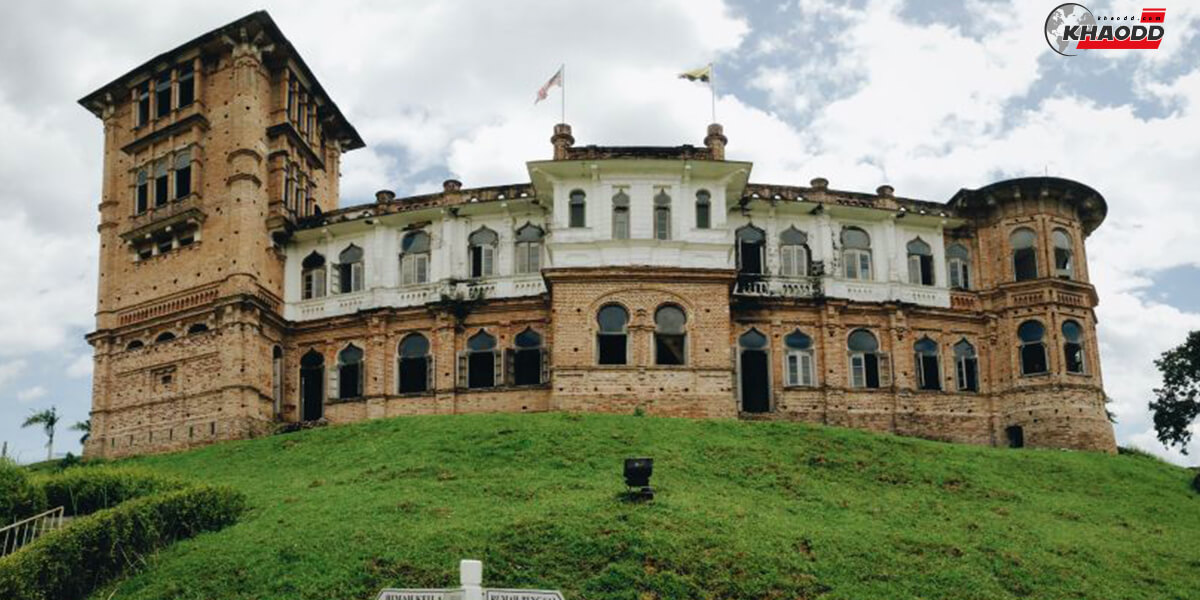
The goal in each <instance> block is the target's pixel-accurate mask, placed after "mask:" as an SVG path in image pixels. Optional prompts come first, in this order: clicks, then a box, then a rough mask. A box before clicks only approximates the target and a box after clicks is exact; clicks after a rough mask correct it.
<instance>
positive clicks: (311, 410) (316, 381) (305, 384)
mask: <svg viewBox="0 0 1200 600" xmlns="http://www.w3.org/2000/svg"><path fill="white" fill-rule="evenodd" d="M324 390H325V357H323V356H321V355H320V353H318V352H317V351H316V350H310V351H309V352H308V353H306V354H305V355H304V356H303V357H301V358H300V420H301V421H315V420H317V419H320V418H321V414H322V410H323V406H322V402H323V400H324ZM190 435H191V434H190V432H189V436H190Z"/></svg>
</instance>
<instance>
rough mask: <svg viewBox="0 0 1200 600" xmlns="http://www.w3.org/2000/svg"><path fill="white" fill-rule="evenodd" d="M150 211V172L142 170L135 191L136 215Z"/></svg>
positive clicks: (134, 210)
mask: <svg viewBox="0 0 1200 600" xmlns="http://www.w3.org/2000/svg"><path fill="white" fill-rule="evenodd" d="M149 209H150V172H149V171H148V170H146V169H141V170H139V171H138V172H137V186H136V187H135V190H134V209H133V212H134V214H138V215H140V214H142V213H144V212H146V211H147V210H149Z"/></svg>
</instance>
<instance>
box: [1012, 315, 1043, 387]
mask: <svg viewBox="0 0 1200 600" xmlns="http://www.w3.org/2000/svg"><path fill="white" fill-rule="evenodd" d="M1045 337H1046V328H1045V327H1043V326H1042V324H1041V323H1039V322H1037V321H1025V322H1024V323H1021V326H1020V327H1017V338H1018V339H1019V340H1020V343H1021V345H1020V352H1021V374H1022V375H1040V374H1042V373H1045V372H1047V371H1048V370H1049V367H1048V366H1047V364H1046V343H1045V341H1044V338H1045Z"/></svg>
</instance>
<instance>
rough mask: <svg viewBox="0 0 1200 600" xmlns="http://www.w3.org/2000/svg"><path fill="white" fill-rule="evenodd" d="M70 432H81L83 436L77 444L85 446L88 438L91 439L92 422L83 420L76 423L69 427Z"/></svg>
mask: <svg viewBox="0 0 1200 600" xmlns="http://www.w3.org/2000/svg"><path fill="white" fill-rule="evenodd" d="M71 430H72V431H82V432H83V435H82V436H80V438H79V443H80V444H86V443H87V441H88V438H90V437H92V420H91V419H84V420H82V421H76V422H75V424H74V425H72V426H71Z"/></svg>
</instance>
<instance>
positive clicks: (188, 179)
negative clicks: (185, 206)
mask: <svg viewBox="0 0 1200 600" xmlns="http://www.w3.org/2000/svg"><path fill="white" fill-rule="evenodd" d="M191 193H192V151H191V150H184V151H182V152H180V153H178V154H176V155H175V199H176V200H179V199H181V198H183V197H185V196H187V195H189V194H191Z"/></svg>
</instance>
